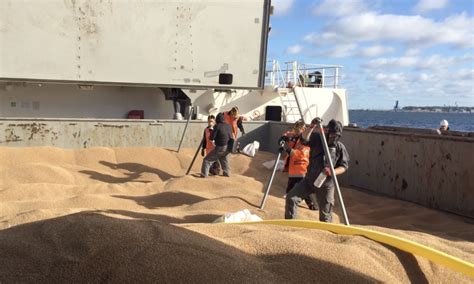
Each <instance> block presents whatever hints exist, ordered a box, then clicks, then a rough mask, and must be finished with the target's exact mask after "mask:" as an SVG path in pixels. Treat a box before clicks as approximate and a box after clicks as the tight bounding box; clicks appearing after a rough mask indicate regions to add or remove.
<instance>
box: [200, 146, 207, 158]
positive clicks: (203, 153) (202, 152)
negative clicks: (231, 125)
mask: <svg viewBox="0 0 474 284" xmlns="http://www.w3.org/2000/svg"><path fill="white" fill-rule="evenodd" d="M204 155H206V151H205V150H204V148H202V149H201V156H203V157H204Z"/></svg>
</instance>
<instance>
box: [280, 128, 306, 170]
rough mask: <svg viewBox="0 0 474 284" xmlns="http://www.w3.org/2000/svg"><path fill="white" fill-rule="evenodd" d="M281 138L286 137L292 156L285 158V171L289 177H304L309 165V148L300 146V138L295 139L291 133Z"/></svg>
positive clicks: (288, 132)
mask: <svg viewBox="0 0 474 284" xmlns="http://www.w3.org/2000/svg"><path fill="white" fill-rule="evenodd" d="M283 136H286V137H288V138H289V139H288V142H287V143H288V146H289V147H290V148H291V149H293V151H292V152H293V155H292V156H291V157H289V156H288V155H287V156H286V158H285V170H284V171H288V176H289V177H304V176H305V175H306V172H307V170H308V165H309V150H310V147H309V146H305V145H303V144H301V138H299V137H296V135H295V133H293V132H292V131H287V132H285V134H283Z"/></svg>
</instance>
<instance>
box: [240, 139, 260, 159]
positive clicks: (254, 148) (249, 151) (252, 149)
mask: <svg viewBox="0 0 474 284" xmlns="http://www.w3.org/2000/svg"><path fill="white" fill-rule="evenodd" d="M259 148H260V143H259V142H258V141H253V142H252V143H250V144H247V145H245V147H244V148H243V149H242V150H241V151H240V152H241V153H242V154H245V155H247V156H249V157H255V154H257V152H258V149H259Z"/></svg>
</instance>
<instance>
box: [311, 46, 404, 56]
mask: <svg viewBox="0 0 474 284" xmlns="http://www.w3.org/2000/svg"><path fill="white" fill-rule="evenodd" d="M394 50H395V49H394V48H393V47H390V46H381V45H373V46H369V47H365V48H360V49H358V46H357V44H354V43H349V44H338V45H334V46H331V47H330V48H329V49H327V50H324V51H320V52H317V53H313V54H312V56H315V57H320V56H327V57H333V58H342V57H350V56H360V57H375V56H380V55H383V54H385V53H389V52H393V51H394Z"/></svg>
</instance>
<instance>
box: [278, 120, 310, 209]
mask: <svg viewBox="0 0 474 284" xmlns="http://www.w3.org/2000/svg"><path fill="white" fill-rule="evenodd" d="M305 128H306V125H305V123H304V122H303V121H301V120H300V121H297V122H296V123H295V124H294V125H293V127H292V129H291V130H290V131H287V132H285V133H284V134H283V136H282V137H281V138H280V140H279V144H280V143H281V142H282V141H283V142H284V143H285V144H286V147H284V150H285V152H286V153H287V156H286V157H285V159H284V160H285V169H287V171H288V184H287V187H286V193H287V194H288V192H289V191H290V190H291V189H292V188H293V187H294V186H295V185H296V184H297V183H299V182H300V181H302V180H303V178H304V176H305V175H306V171H307V169H308V164H309V149H310V148H309V147H308V146H305V145H303V144H302V143H301V134H302V133H303V131H304V130H305ZM280 145H281V144H280ZM305 202H306V204H307V205H308V208H309V209H310V210H318V203H317V200H316V194H315V193H311V194H310V195H309V197H307V198H305Z"/></svg>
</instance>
